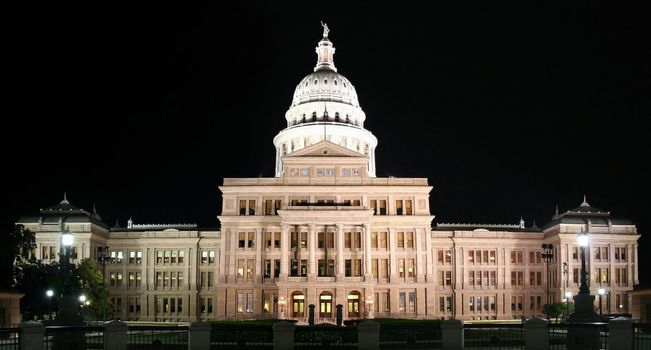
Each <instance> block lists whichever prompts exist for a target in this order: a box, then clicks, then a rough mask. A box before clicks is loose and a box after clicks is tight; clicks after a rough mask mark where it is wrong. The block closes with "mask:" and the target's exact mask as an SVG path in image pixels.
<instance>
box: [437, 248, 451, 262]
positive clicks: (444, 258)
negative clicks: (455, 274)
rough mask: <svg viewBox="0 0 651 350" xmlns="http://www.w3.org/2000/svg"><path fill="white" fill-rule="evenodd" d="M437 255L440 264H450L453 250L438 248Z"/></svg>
mask: <svg viewBox="0 0 651 350" xmlns="http://www.w3.org/2000/svg"><path fill="white" fill-rule="evenodd" d="M437 257H438V262H439V264H450V263H452V250H450V249H446V250H438V251H437Z"/></svg>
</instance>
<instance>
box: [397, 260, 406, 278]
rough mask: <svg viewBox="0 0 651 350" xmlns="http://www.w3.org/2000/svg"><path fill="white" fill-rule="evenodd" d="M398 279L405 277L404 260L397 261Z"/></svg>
mask: <svg viewBox="0 0 651 350" xmlns="http://www.w3.org/2000/svg"><path fill="white" fill-rule="evenodd" d="M398 277H403V278H404V277H405V259H398Z"/></svg>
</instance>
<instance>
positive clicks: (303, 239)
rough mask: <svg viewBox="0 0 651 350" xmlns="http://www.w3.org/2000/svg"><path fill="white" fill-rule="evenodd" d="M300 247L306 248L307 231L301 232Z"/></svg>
mask: <svg viewBox="0 0 651 350" xmlns="http://www.w3.org/2000/svg"><path fill="white" fill-rule="evenodd" d="M301 248H302V249H307V232H301Z"/></svg>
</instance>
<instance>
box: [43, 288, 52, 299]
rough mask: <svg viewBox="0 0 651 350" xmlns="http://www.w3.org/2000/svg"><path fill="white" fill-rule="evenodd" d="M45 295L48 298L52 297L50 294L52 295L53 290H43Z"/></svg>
mask: <svg viewBox="0 0 651 350" xmlns="http://www.w3.org/2000/svg"><path fill="white" fill-rule="evenodd" d="M45 295H47V297H48V298H52V296H53V295H54V291H53V290H52V289H48V290H47V291H45Z"/></svg>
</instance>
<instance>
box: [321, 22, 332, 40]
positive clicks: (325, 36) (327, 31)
mask: <svg viewBox="0 0 651 350" xmlns="http://www.w3.org/2000/svg"><path fill="white" fill-rule="evenodd" d="M321 26H323V37H324V38H326V39H327V38H328V33H330V29H329V28H328V23H323V21H321Z"/></svg>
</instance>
